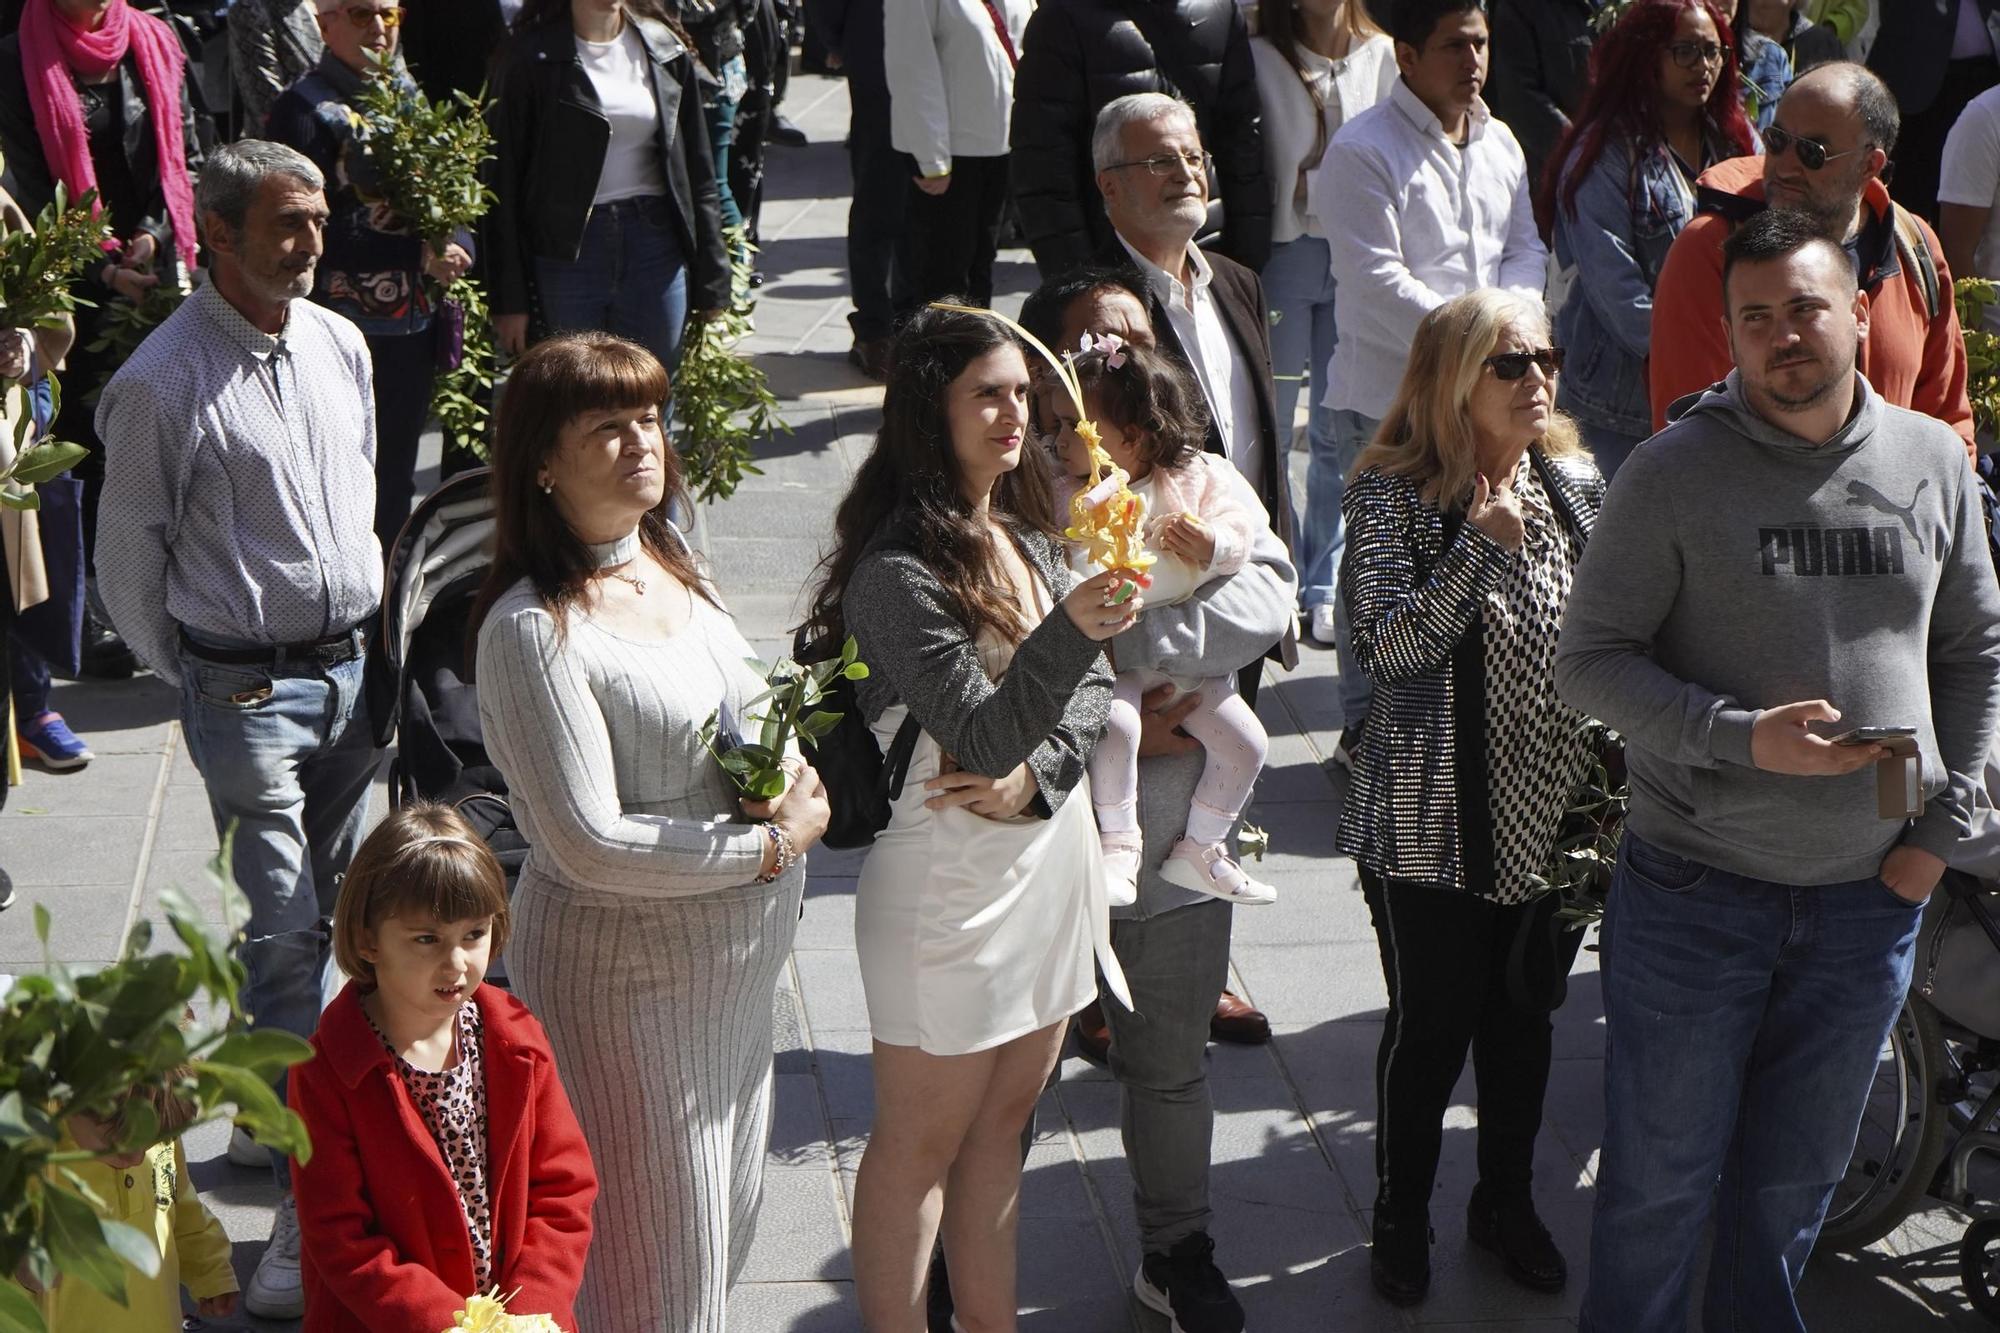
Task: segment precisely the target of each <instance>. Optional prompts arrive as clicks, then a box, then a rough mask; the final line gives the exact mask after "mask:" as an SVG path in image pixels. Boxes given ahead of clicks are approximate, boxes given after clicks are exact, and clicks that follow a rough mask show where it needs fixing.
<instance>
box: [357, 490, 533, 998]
mask: <svg viewBox="0 0 2000 1333" xmlns="http://www.w3.org/2000/svg"><path fill="white" fill-rule="evenodd" d="M489 472H490V469H487V468H479V469H477V470H475V471H472V472H461V473H459V474H458V475H456V476H454V477H451V478H449V479H448V480H446V481H445V482H444V484H443V485H441V486H439V487H438V488H437V489H436V490H435V491H433V492H431V494H430V495H428V496H426V497H425V499H424V502H423V503H422V504H420V505H418V506H417V508H416V512H414V513H412V514H411V515H410V518H409V521H408V522H407V523H405V524H404V525H403V530H402V532H401V533H400V534H398V535H397V537H396V545H395V547H394V549H392V550H391V551H390V553H389V571H388V579H387V586H386V588H385V589H384V590H383V597H382V636H381V644H382V650H383V654H384V660H383V663H382V665H383V666H384V668H385V670H384V671H383V673H382V675H383V679H384V680H385V681H388V682H393V688H394V695H393V698H392V699H391V700H390V701H389V703H388V706H387V707H385V708H381V709H378V710H377V711H376V714H375V716H376V726H375V729H376V736H375V740H376V743H377V744H378V745H387V744H388V743H389V739H390V737H391V736H392V735H393V736H397V737H399V738H400V739H399V740H398V743H397V747H396V757H395V758H394V759H393V760H391V761H390V764H389V800H390V802H391V803H392V804H393V805H395V806H398V807H400V806H402V805H404V804H406V803H408V802H410V801H415V800H428V801H442V802H444V803H445V804H447V805H451V806H454V807H456V808H457V810H458V812H459V813H460V814H462V815H464V816H465V818H466V821H467V822H468V823H470V824H471V825H472V827H473V828H474V829H476V830H477V831H478V833H479V836H480V837H482V838H484V839H485V840H486V844H487V845H488V846H489V847H491V848H492V849H493V852H494V855H496V856H497V857H499V858H500V864H501V866H502V867H504V868H505V869H506V871H507V888H508V891H509V893H510V894H511V892H512V891H513V888H514V882H515V880H516V879H517V878H518V877H519V876H520V873H521V863H522V862H523V861H524V860H526V859H527V855H528V843H527V840H526V839H525V838H523V837H522V836H521V833H520V830H519V829H517V828H515V827H514V815H513V811H512V809H511V808H510V807H509V806H508V804H507V780H506V779H505V778H503V777H502V776H501V775H500V770H499V769H498V768H497V767H495V766H494V764H493V761H492V760H491V759H490V758H489V757H488V756H487V753H486V743H485V740H484V738H483V737H482V736H481V735H480V729H479V692H478V688H477V686H475V685H474V684H473V682H472V679H471V677H472V662H471V661H470V659H469V654H468V644H467V640H466V626H467V623H468V621H469V620H470V618H471V614H472V604H473V602H474V600H476V599H477V597H478V596H479V589H480V586H481V584H483V583H484V582H485V579H486V571H487V567H488V566H489V565H491V564H492V563H493V502H492V500H491V498H490V497H489V496H488V494H487V477H488V475H489ZM489 979H490V980H494V981H498V982H501V983H502V984H504V982H505V975H504V973H503V972H502V971H501V969H500V966H499V964H498V963H497V962H496V964H495V968H494V975H492V976H491V977H490V978H489Z"/></svg>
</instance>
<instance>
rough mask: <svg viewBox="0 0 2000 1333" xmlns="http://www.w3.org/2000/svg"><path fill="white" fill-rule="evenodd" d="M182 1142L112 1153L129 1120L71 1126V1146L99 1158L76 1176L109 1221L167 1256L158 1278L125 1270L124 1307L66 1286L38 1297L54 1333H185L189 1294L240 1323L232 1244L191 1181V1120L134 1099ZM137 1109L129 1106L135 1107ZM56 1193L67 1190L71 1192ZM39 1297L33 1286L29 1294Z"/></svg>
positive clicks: (168, 1099) (161, 1093)
mask: <svg viewBox="0 0 2000 1333" xmlns="http://www.w3.org/2000/svg"><path fill="white" fill-rule="evenodd" d="M130 1096H131V1097H132V1098H143V1099H144V1100H145V1101H146V1102H147V1104H148V1105H150V1106H151V1107H152V1108H153V1111H154V1112H155V1114H156V1115H158V1117H159V1121H160V1124H161V1126H162V1127H163V1128H165V1129H167V1130H168V1131H169V1132H171V1133H172V1134H173V1135H174V1137H173V1138H170V1139H168V1140H167V1141H166V1142H164V1143H156V1144H154V1145H153V1146H152V1147H150V1148H148V1149H146V1150H144V1151H143V1152H128V1153H121V1152H116V1151H114V1150H113V1149H112V1145H113V1144H115V1143H117V1142H118V1140H119V1138H120V1137H121V1136H122V1134H123V1131H124V1126H123V1124H121V1123H120V1120H121V1119H122V1114H121V1116H119V1117H114V1118H113V1119H112V1120H109V1121H105V1120H99V1119H97V1118H96V1117H94V1116H87V1115H83V1114H81V1113H79V1114H75V1115H72V1116H70V1117H69V1118H68V1120H67V1121H65V1122H64V1146H65V1147H76V1148H81V1149H82V1150H83V1151H85V1152H92V1153H96V1154H97V1156H96V1157H95V1158H93V1159H92V1160H90V1161H87V1162H79V1163H74V1164H72V1165H71V1167H70V1170H72V1171H74V1172H76V1174H77V1175H78V1176H79V1177H80V1178H81V1179H82V1180H83V1181H84V1183H85V1184H87V1185H89V1186H90V1188H91V1189H92V1191H94V1192H95V1193H96V1194H97V1196H98V1197H99V1198H100V1199H103V1200H104V1201H105V1202H106V1203H107V1204H109V1205H110V1208H109V1211H108V1212H107V1213H106V1214H104V1215H105V1216H108V1217H110V1218H111V1219H112V1220H113V1221H117V1222H123V1223H125V1224H126V1225H128V1226H131V1227H135V1228H137V1229H138V1231H139V1233H140V1234H141V1235H144V1236H147V1237H150V1238H151V1239H152V1241H153V1243H154V1244H155V1245H156V1246H157V1247H158V1248H159V1252H160V1271H159V1274H158V1275H157V1276H155V1277H152V1278H147V1277H145V1276H143V1275H141V1274H140V1273H138V1272H136V1271H134V1270H133V1269H132V1268H130V1267H127V1268H126V1270H125V1301H126V1303H125V1305H123V1306H119V1305H118V1304H116V1303H115V1302H113V1301H110V1300H108V1299H106V1298H105V1296H104V1295H103V1294H102V1293H100V1292H99V1291H98V1290H97V1289H96V1288H95V1287H93V1286H91V1285H90V1284H89V1283H88V1282H85V1281H83V1280H82V1279H80V1278H76V1277H68V1278H64V1279H62V1280H60V1281H58V1282H57V1283H56V1284H55V1285H54V1286H53V1287H51V1288H50V1289H49V1290H47V1291H44V1292H41V1293H40V1305H41V1310H42V1319H43V1320H44V1322H46V1323H47V1324H48V1327H49V1333H160V1331H161V1330H163V1329H165V1330H171V1329H178V1328H179V1327H180V1326H181V1288H182V1287H186V1288H187V1290H188V1294H189V1295H191V1296H193V1297H194V1298H195V1302H196V1310H197V1312H198V1313H199V1314H201V1315H202V1316H203V1317H205V1318H217V1319H221V1318H227V1317H229V1316H230V1315H233V1314H235V1313H236V1293H237V1282H236V1273H235V1270H234V1269H232V1268H231V1267H230V1265H229V1237H228V1235H227V1234H226V1233H224V1231H223V1229H222V1223H221V1222H219V1221H217V1220H216V1217H215V1214H213V1213H211V1212H209V1211H208V1208H207V1207H206V1206H205V1205H204V1204H203V1203H202V1201H201V1199H200V1197H199V1196H198V1195H196V1193H195V1191H194V1186H193V1184H192V1183H191V1182H190V1181H189V1180H188V1172H187V1159H186V1158H185V1157H184V1156H183V1155H182V1153H181V1141H180V1130H181V1128H182V1127H183V1126H184V1125H186V1124H187V1122H188V1118H189V1116H190V1115H191V1114H192V1112H191V1109H190V1108H189V1107H188V1105H187V1104H186V1103H185V1102H183V1101H182V1100H181V1099H179V1098H178V1097H174V1096H172V1095H170V1094H169V1093H168V1092H167V1090H166V1088H164V1087H154V1088H142V1089H135V1090H134V1091H133V1092H132V1093H131V1094H130ZM128 1100H129V1099H128ZM58 1188H68V1185H67V1182H64V1183H62V1184H60V1185H59V1186H58ZM30 1287H31V1289H32V1284H30Z"/></svg>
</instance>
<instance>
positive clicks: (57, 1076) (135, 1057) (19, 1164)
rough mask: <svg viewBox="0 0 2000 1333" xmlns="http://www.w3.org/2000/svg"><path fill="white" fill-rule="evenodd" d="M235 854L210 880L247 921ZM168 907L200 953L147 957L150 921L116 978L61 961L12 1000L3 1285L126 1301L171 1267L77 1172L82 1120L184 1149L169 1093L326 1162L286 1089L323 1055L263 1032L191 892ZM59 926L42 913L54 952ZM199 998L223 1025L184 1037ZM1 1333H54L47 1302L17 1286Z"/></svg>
mask: <svg viewBox="0 0 2000 1333" xmlns="http://www.w3.org/2000/svg"><path fill="white" fill-rule="evenodd" d="M224 845H225V851H224V853H223V857H221V858H218V863H217V864H215V865H212V866H211V867H210V871H209V875H210V878H211V883H212V887H214V888H215V889H217V890H218V891H220V892H221V894H222V899H223V915H224V919H225V920H228V921H241V920H242V919H243V917H244V907H243V900H242V894H241V892H240V891H239V890H237V888H236V887H235V885H234V883H233V879H232V877H231V876H230V874H229V870H228V864H227V861H226V859H225V858H226V857H227V854H228V853H227V850H226V849H227V846H228V840H227V839H225V844H224ZM162 907H163V909H164V910H165V912H166V914H167V919H168V924H169V926H170V927H171V929H172V932H173V935H174V937H175V938H176V939H178V940H179V941H180V943H181V944H183V945H184V946H185V949H186V952H185V955H182V954H180V953H164V952H163V953H151V952H147V950H148V949H150V948H151V945H152V930H151V928H150V925H149V924H148V923H144V922H142V923H140V924H141V926H142V927H144V928H141V929H135V930H134V931H133V932H132V933H131V936H130V937H129V938H128V940H127V943H126V947H125V949H124V951H123V953H122V954H121V956H120V957H119V959H118V961H117V962H115V963H112V964H111V965H110V966H108V967H104V968H100V969H98V970H96V971H92V972H84V973H76V974H72V973H70V972H69V971H68V969H66V968H64V967H63V966H62V965H61V964H58V963H55V962H53V961H45V963H44V967H43V970H42V971H41V972H38V973H30V974H27V975H24V976H22V977H20V978H19V979H18V980H17V981H16V982H15V985H14V987H13V989H12V990H10V991H9V992H8V993H7V994H6V996H5V998H4V1000H0V1274H12V1273H14V1272H17V1271H22V1270H23V1269H25V1271H27V1272H29V1273H32V1274H34V1275H36V1276H37V1279H38V1280H43V1279H52V1278H54V1277H56V1276H57V1275H61V1277H62V1280H64V1281H74V1282H83V1283H87V1284H88V1285H90V1286H91V1287H92V1288H94V1289H95V1290H97V1291H100V1292H102V1293H104V1294H105V1296H106V1297H108V1298H110V1299H112V1300H117V1301H121V1302H122V1301H123V1299H124V1291H125V1281H126V1277H127V1275H128V1273H130V1272H134V1271H136V1272H139V1273H143V1274H145V1275H147V1276H149V1277H150V1276H152V1275H154V1274H155V1273H157V1271H158V1266H159V1255H158V1253H157V1251H156V1250H155V1249H154V1242H153V1240H152V1238H151V1237H150V1236H147V1235H146V1234H144V1233H142V1232H140V1231H136V1230H134V1229H133V1228H131V1227H128V1226H125V1225H123V1224H122V1223H118V1222H112V1221H107V1220H104V1219H103V1218H102V1217H101V1213H102V1212H103V1211H104V1210H105V1209H104V1204H103V1201H102V1200H100V1199H97V1198H95V1196H94V1195H93V1194H92V1192H91V1190H90V1187H89V1184H88V1183H87V1179H86V1177H85V1175H84V1173H83V1172H82V1171H81V1170H73V1169H72V1167H74V1166H75V1165H76V1164H78V1163H80V1162H82V1161H84V1160H86V1159H87V1158H88V1157H90V1156H91V1154H90V1153H88V1152H85V1151H83V1150H81V1149H79V1148H77V1147H76V1146H75V1139H74V1138H73V1137H72V1136H69V1135H66V1134H65V1132H64V1126H65V1122H69V1121H71V1120H73V1118H75V1117H77V1116H79V1115H86V1114H87V1115H89V1116H91V1117H93V1118H94V1119H95V1120H97V1121H98V1122H100V1123H101V1124H103V1125H105V1126H106V1127H107V1130H109V1129H110V1127H112V1126H115V1127H116V1131H115V1132H116V1135H117V1140H116V1148H117V1150H118V1151H121V1152H142V1151H145V1150H147V1149H149V1148H150V1147H151V1146H152V1145H154V1144H156V1143H159V1142H162V1141H164V1140H165V1139H166V1138H168V1137H169V1136H168V1135H167V1134H166V1132H165V1131H164V1129H163V1127H162V1125H161V1123H160V1117H159V1116H158V1115H157V1114H156V1113H155V1111H154V1109H153V1105H152V1101H151V1098H152V1096H153V1095H155V1094H157V1095H161V1096H164V1097H172V1098H175V1099H177V1100H179V1101H182V1102H184V1103H186V1105H187V1106H188V1108H189V1109H191V1110H192V1113H193V1115H194V1119H195V1122H196V1123H201V1122H205V1121H207V1120H212V1119H214V1118H216V1117H218V1116H220V1115H222V1114H224V1113H225V1111H226V1110H227V1109H228V1108H229V1107H231V1106H234V1107H236V1108H237V1119H238V1120H239V1121H240V1122H241V1123H243V1124H244V1125H245V1126H246V1127H248V1128H249V1129H250V1130H251V1131H252V1132H253V1133H255V1134H256V1135H257V1138H258V1140H259V1141H260V1142H262V1143H266V1144H269V1145H272V1146H274V1147H277V1148H279V1149H281V1150H283V1151H287V1152H290V1153H292V1154H293V1155H294V1156H296V1157H298V1158H299V1159H300V1160H305V1159H306V1157H307V1156H308V1154H309V1153H310V1151H311V1147H310V1144H309V1143H308V1142H307V1138H306V1133H305V1125H304V1122H302V1121H301V1120H300V1119H299V1118H298V1116H296V1115H295V1114H293V1113H292V1112H291V1111H289V1110H287V1109H285V1108H284V1107H283V1106H282V1105H280V1104H279V1102H278V1098H277V1094H276V1093H275V1091H274V1090H273V1088H272V1082H273V1080H275V1079H277V1078H280V1077H283V1075H284V1072H285V1070H286V1069H287V1068H289V1067H290V1066H291V1065H293V1064H296V1063H298V1062H299V1061H301V1060H304V1059H306V1058H307V1057H308V1056H309V1054H310V1051H311V1048H310V1047H309V1046H307V1045H306V1043H305V1042H303V1041H301V1040H299V1038H297V1037H295V1036H292V1035H291V1034H289V1033H284V1032H250V1031H247V1030H246V1017H245V1015H244V1013H243V1007H242V1003H241V992H242V986H243V979H244V969H243V964H242V963H241V962H240V961H239V960H237V959H236V958H235V957H234V956H233V955H232V954H231V952H230V942H229V941H228V940H221V941H218V940H216V939H214V938H213V937H211V936H210V935H209V933H208V931H207V930H206V929H205V928H204V927H203V925H202V924H201V921H202V917H201V914H200V913H198V912H197V911H196V909H195V907H194V904H193V902H192V900H191V899H189V897H188V896H187V895H186V894H185V893H182V892H180V891H179V890H177V889H176V890H172V891H169V892H167V893H164V894H163V895H162ZM49 925H50V917H49V913H48V910H47V908H46V907H42V906H38V907H37V908H36V911H35V927H36V933H37V934H38V935H40V936H41V937H42V938H43V940H44V945H45V948H46V940H47V936H48V931H49ZM232 934H233V928H232ZM197 1001H199V1002H201V1003H203V1004H204V1006H205V1007H206V1009H207V1011H208V1012H209V1013H210V1014H211V1015H212V1016H213V1018H212V1021H211V1023H210V1024H209V1025H208V1026H205V1027H193V1026H183V1023H184V1019H185V1020H186V1021H187V1022H188V1023H189V1024H190V1025H191V1024H192V1013H191V1008H192V1005H193V1004H194V1003H195V1002H197ZM137 1092H143V1093H145V1094H146V1095H142V1096H141V1095H134V1094H135V1093H137ZM0 1333H43V1329H42V1321H41V1319H40V1316H39V1314H38V1313H37V1312H36V1307H35V1303H34V1301H33V1300H32V1298H29V1297H27V1296H25V1294H24V1293H22V1292H21V1290H20V1289H19V1288H17V1287H15V1286H13V1285H12V1284H11V1283H7V1282H4V1281H0Z"/></svg>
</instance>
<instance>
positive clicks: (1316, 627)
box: [1312, 602, 1334, 647]
mask: <svg viewBox="0 0 2000 1333" xmlns="http://www.w3.org/2000/svg"><path fill="white" fill-rule="evenodd" d="M1333 619H1334V605H1333V603H1332V602H1321V603H1320V604H1319V605H1318V606H1315V607H1314V608H1313V609H1312V637H1313V642H1314V643H1323V644H1326V645H1327V646H1328V647H1332V646H1333V641H1334V632H1333Z"/></svg>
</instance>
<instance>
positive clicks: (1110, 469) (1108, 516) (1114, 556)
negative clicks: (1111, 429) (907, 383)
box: [931, 301, 1155, 603]
mask: <svg viewBox="0 0 2000 1333" xmlns="http://www.w3.org/2000/svg"><path fill="white" fill-rule="evenodd" d="M931 308H932V309H934V310H956V311H958V312H959V313H961V314H967V315H988V316H991V317H992V318H994V319H997V320H999V321H1000V322H1001V323H1002V324H1005V325H1006V326H1007V327H1008V328H1010V329H1012V330H1013V331H1014V332H1015V333H1017V334H1019V335H1020V337H1021V340H1022V341H1023V342H1025V343H1027V344H1028V346H1030V347H1032V348H1034V349H1035V351H1036V352H1038V353H1039V354H1040V355H1041V358H1042V359H1043V360H1044V361H1046V362H1048V363H1049V366H1050V368H1052V369H1053V370H1054V371H1055V373H1056V379H1057V380H1058V381H1060V382H1061V384H1062V387H1063V390H1064V392H1066V393H1068V394H1069V397H1070V401H1071V402H1072V403H1074V404H1075V405H1076V417H1077V421H1076V435H1077V438H1078V439H1080V440H1082V441H1083V446H1084V448H1085V449H1086V450H1088V451H1089V454H1090V480H1089V481H1088V482H1087V483H1086V484H1085V485H1084V487H1083V488H1082V489H1081V490H1079V491H1078V492H1077V493H1076V495H1075V496H1074V497H1072V498H1071V500H1070V502H1069V518H1070V523H1069V527H1067V528H1066V529H1064V530H1063V536H1065V537H1067V538H1069V539H1070V540H1071V541H1073V542H1078V543H1080V544H1081V545H1082V546H1083V549H1084V553H1085V554H1086V555H1087V556H1088V557H1089V559H1090V562H1091V563H1092V564H1094V565H1096V566H1097V567H1098V568H1099V569H1105V570H1111V569H1122V570H1126V571H1128V572H1130V573H1131V574H1133V575H1135V576H1137V578H1138V580H1139V582H1138V583H1136V584H1135V583H1127V584H1125V585H1124V586H1123V587H1122V588H1120V589H1119V590H1118V595H1117V596H1116V597H1114V598H1112V601H1113V602H1114V603H1119V602H1124V601H1126V600H1127V599H1128V598H1130V597H1131V596H1132V594H1133V592H1134V591H1135V590H1136V589H1137V588H1138V587H1139V586H1141V585H1143V584H1145V583H1147V582H1149V581H1150V580H1148V579H1147V578H1146V577H1145V573H1146V570H1147V569H1149V568H1151V567H1152V565H1153V563H1154V560H1155V557H1154V556H1153V555H1152V553H1151V552H1149V551H1147V550H1146V546H1145V542H1144V540H1143V532H1144V529H1145V525H1146V502H1145V500H1143V499H1142V498H1140V496H1139V495H1138V494H1137V493H1136V492H1134V491H1133V490H1132V487H1131V481H1132V478H1131V477H1130V476H1129V475H1128V474H1127V473H1126V471H1125V469H1124V468H1121V467H1119V466H1118V465H1117V464H1116V463H1114V462H1112V461H1111V455H1110V454H1108V453H1106V452H1105V450H1104V441H1103V437H1102V436H1100V435H1099V434H1098V433H1097V425H1096V423H1095V422H1093V421H1091V420H1090V416H1089V411H1088V409H1086V408H1085V407H1084V405H1083V387H1082V386H1081V385H1080V384H1078V383H1077V379H1076V371H1075V369H1074V368H1072V367H1071V365H1070V363H1069V358H1068V357H1066V356H1064V357H1059V356H1057V355H1056V354H1055V353H1054V352H1052V351H1050V350H1049V348H1048V346H1047V345H1046V344H1045V343H1043V342H1042V340H1041V339H1040V338H1037V337H1036V336H1035V335H1034V334H1032V333H1030V332H1028V331H1027V330H1026V329H1024V328H1022V327H1021V326H1020V325H1019V324H1017V323H1015V322H1014V321H1013V320H1011V319H1009V318H1007V317H1006V316H1005V315H1003V314H1001V313H1000V312H998V311H997V310H981V309H979V308H978V307H977V306H969V305H952V304H950V303H949V302H945V301H933V302H932V303H931ZM1084 339H1085V342H1086V344H1088V342H1089V335H1088V334H1085V335H1084ZM1113 354H1114V355H1116V349H1115V347H1114V348H1113Z"/></svg>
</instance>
